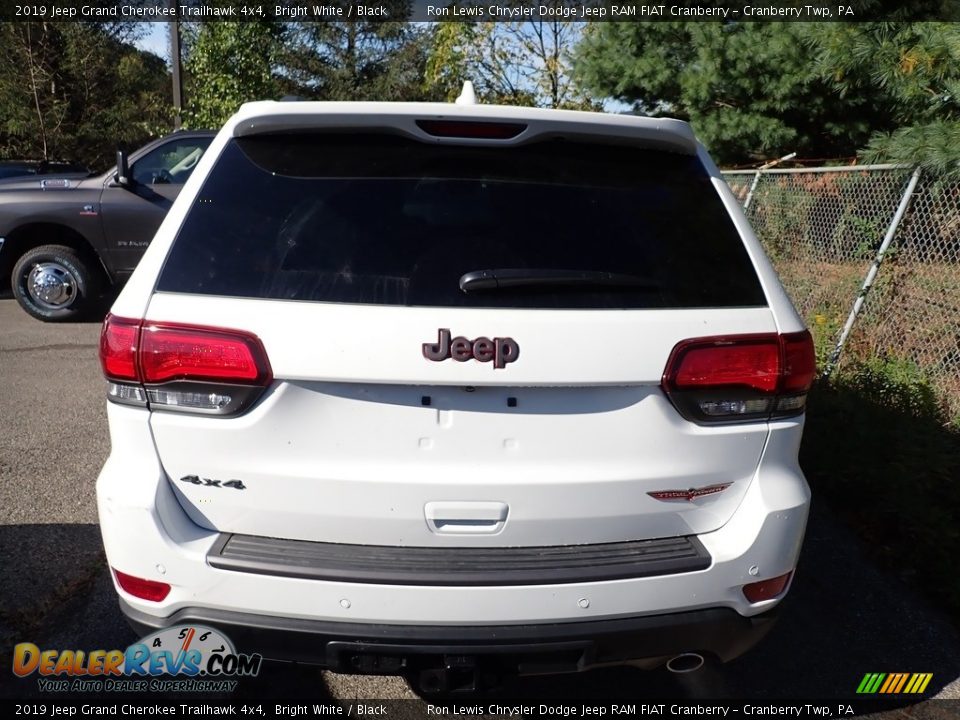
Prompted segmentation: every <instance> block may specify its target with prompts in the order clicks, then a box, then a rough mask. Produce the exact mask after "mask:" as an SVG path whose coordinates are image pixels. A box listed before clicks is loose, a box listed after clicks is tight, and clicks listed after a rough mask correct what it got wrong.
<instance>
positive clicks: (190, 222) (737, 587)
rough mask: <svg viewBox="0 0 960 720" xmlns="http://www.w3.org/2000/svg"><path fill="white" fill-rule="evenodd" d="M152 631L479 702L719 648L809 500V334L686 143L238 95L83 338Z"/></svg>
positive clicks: (121, 559)
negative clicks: (549, 676)
mask: <svg viewBox="0 0 960 720" xmlns="http://www.w3.org/2000/svg"><path fill="white" fill-rule="evenodd" d="M100 351H101V359H102V364H103V371H104V374H105V375H106V378H107V381H108V388H109V390H108V398H109V400H110V402H109V404H108V415H109V422H110V431H111V439H112V445H113V449H112V452H111V455H110V457H109V459H108V460H107V463H106V465H105V466H104V468H103V471H102V472H101V474H100V477H99V480H98V483H97V494H98V504H99V513H100V524H101V529H102V532H103V540H104V545H105V547H106V554H107V557H108V559H109V563H110V566H111V568H112V569H113V576H114V579H115V582H116V588H117V592H118V593H119V595H120V605H121V608H122V610H123V612H124V613H125V614H126V616H127V618H128V619H129V620H130V622H131V623H132V624H133V626H134V627H136V628H138V629H139V630H141V631H142V632H147V631H149V630H151V629H157V628H163V627H167V626H171V625H175V624H182V623H202V624H204V625H208V626H212V627H216V628H218V629H220V630H222V631H223V632H224V633H226V634H227V635H228V636H229V637H230V638H232V639H233V640H234V642H235V643H236V645H237V647H238V648H240V649H241V650H242V651H244V652H260V653H261V654H263V656H264V657H266V658H274V659H280V660H294V661H303V662H313V663H317V664H320V665H322V666H326V667H329V668H331V669H334V670H337V671H341V672H344V671H347V672H378V673H403V674H419V678H420V680H421V681H422V683H423V688H424V689H433V690H443V689H454V688H457V687H462V686H470V684H471V683H472V682H473V678H474V676H475V670H476V669H477V668H486V667H488V666H489V667H495V668H497V669H498V670H499V671H502V672H512V673H545V672H566V671H575V670H582V669H585V668H588V667H591V666H595V665H601V664H611V663H631V664H634V665H639V666H642V667H656V666H659V665H663V664H664V663H668V662H670V661H671V660H673V661H674V666H675V667H676V668H678V669H682V668H689V667H695V666H696V664H697V663H698V662H699V661H700V660H699V658H700V657H701V656H708V655H709V656H712V657H716V658H719V659H720V660H729V659H731V658H733V657H736V656H737V655H739V654H740V653H742V652H744V651H745V650H747V649H748V648H749V647H751V646H752V645H753V644H754V643H756V642H757V641H758V640H759V638H760V637H762V635H763V634H764V633H765V632H766V631H767V630H768V629H769V627H770V623H771V621H772V612H771V611H772V610H773V609H774V608H775V606H776V605H777V604H778V603H779V602H780V600H781V599H782V598H783V596H784V594H785V593H786V591H787V589H788V587H789V585H790V580H791V577H792V573H793V571H794V568H795V566H796V563H797V557H798V554H799V552H800V546H801V542H802V538H803V533H804V527H805V523H806V518H807V509H808V504H809V500H810V493H809V489H808V487H807V484H806V482H805V480H804V477H803V474H802V472H801V470H800V468H799V466H798V464H797V450H798V446H799V444H800V437H801V432H802V428H803V413H804V403H805V398H806V393H807V391H808V389H809V387H810V384H811V381H812V379H813V376H814V354H813V347H812V343H811V339H810V335H809V333H808V332H806V331H805V329H804V326H803V323H802V321H801V320H800V318H799V317H798V316H797V313H796V312H795V310H794V309H793V307H792V306H791V304H790V301H789V299H788V298H787V296H786V295H785V293H784V291H783V289H782V287H781V285H780V283H779V281H778V279H777V276H776V274H775V273H774V271H773V270H772V268H771V266H770V264H769V262H768V260H767V259H766V257H765V256H764V253H763V251H762V249H761V247H760V245H759V243H758V242H757V239H756V238H755V236H754V234H753V233H752V231H751V229H750V227H749V226H748V224H747V222H746V220H745V219H744V216H743V214H742V213H741V211H740V209H739V207H738V204H737V202H736V200H735V199H734V197H733V196H732V195H731V193H730V191H729V189H728V188H727V186H726V184H725V183H724V181H723V179H722V178H721V176H720V174H719V172H718V170H717V168H716V167H715V166H714V164H713V162H712V161H711V160H710V158H709V157H708V155H707V153H706V151H705V150H704V148H703V147H702V146H701V145H700V144H699V143H698V142H697V140H696V139H695V137H694V135H693V133H692V132H691V130H690V128H689V126H688V125H687V124H685V123H683V122H679V121H675V120H654V119H646V118H637V117H627V116H619V115H607V114H599V113H583V112H567V111H552V110H535V109H529V108H513V107H493V106H478V105H473V104H464V105H443V104H393V103H311V102H303V103H275V102H259V103H252V104H248V105H245V106H244V107H243V108H242V109H241V110H240V111H239V112H238V113H237V114H236V115H235V116H234V117H233V118H232V119H231V120H230V121H229V122H228V123H227V124H226V125H225V126H224V127H223V129H222V130H221V131H220V133H219V134H218V135H217V137H216V139H215V140H214V141H213V143H212V144H211V145H210V148H209V150H208V151H207V152H206V154H204V156H203V159H202V160H201V161H200V163H199V164H198V166H197V168H196V171H195V172H194V173H193V175H192V176H191V177H190V179H189V182H188V183H187V184H186V186H185V187H184V190H183V192H182V193H181V195H180V196H179V198H178V199H177V201H176V203H175V204H174V206H173V209H172V210H171V211H170V213H169V214H168V215H167V217H166V220H165V221H164V223H163V225H162V226H161V227H160V230H159V231H158V233H157V235H156V238H155V240H154V241H153V243H152V245H151V246H150V248H149V250H148V251H147V253H146V255H145V257H144V258H143V260H142V262H141V263H140V265H139V267H138V268H137V270H136V272H135V273H134V275H133V277H132V279H131V280H130V282H129V283H128V284H127V286H126V288H125V289H124V291H123V293H122V294H121V295H120V297H119V299H118V300H117V302H116V304H115V305H114V306H113V309H112V314H111V315H109V316H108V317H107V319H106V321H105V322H104V326H103V332H102V338H101V347H100Z"/></svg>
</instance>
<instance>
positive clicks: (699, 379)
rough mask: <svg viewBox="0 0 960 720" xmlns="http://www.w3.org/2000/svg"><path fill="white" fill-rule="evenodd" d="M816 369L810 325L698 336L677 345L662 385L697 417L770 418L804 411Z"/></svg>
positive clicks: (719, 419)
mask: <svg viewBox="0 0 960 720" xmlns="http://www.w3.org/2000/svg"><path fill="white" fill-rule="evenodd" d="M815 370H816V368H815V360H814V350H813V339H812V338H811V336H810V333H809V332H807V331H806V330H804V331H803V332H799V333H790V334H787V335H777V334H775V333H767V334H762V335H734V336H728V337H707V338H695V339H692V340H684V341H683V342H680V343H678V344H677V345H676V347H674V348H673V352H671V353H670V359H669V360H668V361H667V367H666V369H665V370H664V373H663V381H662V387H663V389H664V392H666V394H667V395H668V397H669V398H670V400H671V401H672V402H673V404H674V406H675V407H676V408H677V410H679V411H680V414H681V415H683V416H684V417H685V418H687V419H688V420H693V421H694V422H699V423H718V422H737V421H746V420H766V419H770V418H772V417H788V416H791V415H797V414H799V413H802V412H803V410H804V408H805V406H806V397H807V391H808V390H809V389H810V386H811V384H812V383H813V378H814V373H815Z"/></svg>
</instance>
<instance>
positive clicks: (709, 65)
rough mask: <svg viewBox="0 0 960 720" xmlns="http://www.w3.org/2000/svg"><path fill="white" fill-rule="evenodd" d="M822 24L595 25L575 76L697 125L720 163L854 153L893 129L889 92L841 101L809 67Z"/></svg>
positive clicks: (656, 112)
mask: <svg viewBox="0 0 960 720" xmlns="http://www.w3.org/2000/svg"><path fill="white" fill-rule="evenodd" d="M830 27H831V25H830V24H826V23H822V24H818V23H789V22H788V23H724V22H688V23H670V22H660V23H596V24H594V25H591V26H590V27H589V28H588V29H587V31H586V33H585V37H584V38H583V41H582V42H581V43H580V45H579V46H578V48H577V53H576V65H575V68H576V71H577V74H578V77H579V78H580V79H581V81H582V82H583V83H584V85H585V86H586V87H587V88H589V89H590V90H592V91H593V92H595V93H598V94H600V95H604V96H608V97H613V98H616V99H618V100H621V101H623V102H627V103H630V104H632V105H633V106H634V108H635V109H636V110H637V111H638V112H642V113H644V114H649V115H654V116H671V117H678V118H681V119H685V120H688V121H690V123H691V124H692V125H693V128H694V130H695V131H696V133H697V135H698V136H699V137H700V139H701V140H702V141H703V142H704V144H705V145H706V146H707V147H708V148H709V149H710V151H711V153H712V154H713V155H714V157H715V158H717V160H718V161H719V162H721V163H746V162H755V161H757V160H762V159H766V158H770V157H777V156H779V155H783V154H786V153H787V152H796V153H798V155H799V156H800V157H808V158H834V157H840V156H850V155H853V154H854V153H855V152H856V150H857V148H859V147H861V146H862V145H863V144H864V143H866V141H867V139H868V138H869V137H870V135H871V133H872V132H874V131H876V130H878V129H879V130H892V129H893V128H894V127H895V126H894V124H893V120H892V118H890V116H889V114H888V113H887V111H886V108H885V107H884V106H885V103H886V97H887V93H886V92H885V90H884V89H883V88H872V91H871V92H870V93H863V94H856V93H850V94H848V95H847V96H841V95H840V94H839V93H838V92H837V91H836V87H835V83H833V82H831V81H830V79H829V78H827V77H826V76H825V75H824V73H822V72H820V71H818V69H817V68H816V67H814V66H813V63H811V61H810V54H811V49H810V48H811V44H814V45H815V44H816V43H818V42H819V37H820V35H822V34H823V33H825V32H827V31H828V30H829V28H830Z"/></svg>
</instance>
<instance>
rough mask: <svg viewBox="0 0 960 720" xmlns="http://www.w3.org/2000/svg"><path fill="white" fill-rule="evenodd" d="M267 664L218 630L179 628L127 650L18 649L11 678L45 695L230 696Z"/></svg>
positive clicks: (27, 645)
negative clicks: (32, 680) (33, 684)
mask: <svg viewBox="0 0 960 720" xmlns="http://www.w3.org/2000/svg"><path fill="white" fill-rule="evenodd" d="M262 661H263V658H262V657H261V656H260V655H258V654H254V655H246V654H243V653H238V652H237V651H236V650H235V649H234V646H233V643H232V642H231V641H230V640H229V638H227V637H226V636H225V635H224V634H223V633H222V632H220V631H219V630H215V629H214V628H210V627H204V626H203V625H177V626H176V627H171V628H166V629H164V630H160V631H158V632H156V633H153V634H151V635H148V636H146V637H145V638H143V639H142V640H140V641H139V642H136V643H134V644H133V645H131V646H130V647H128V648H127V649H126V650H91V651H89V652H85V651H83V650H41V649H40V648H39V647H37V646H36V645H34V644H33V643H20V644H19V645H17V646H15V647H14V650H13V673H14V675H16V676H18V677H21V678H26V677H29V676H32V675H34V674H36V675H37V676H38V679H37V684H38V687H39V689H40V690H41V691H45V692H65V691H69V692H143V691H150V690H152V691H158V692H170V691H187V692H190V691H196V692H231V691H232V690H233V689H234V688H235V687H236V685H237V678H240V677H254V676H256V675H257V674H258V673H259V672H260V664H261V662H262Z"/></svg>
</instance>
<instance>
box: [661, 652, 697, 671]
mask: <svg viewBox="0 0 960 720" xmlns="http://www.w3.org/2000/svg"><path fill="white" fill-rule="evenodd" d="M703 663H704V660H703V655H700V654H699V653H681V654H679V655H677V656H676V657H673V658H670V659H669V660H668V661H667V670H669V671H670V672H672V673H676V674H678V675H682V674H683V673H691V672H695V671H696V670H699V669H700V668H702V667H703Z"/></svg>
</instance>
